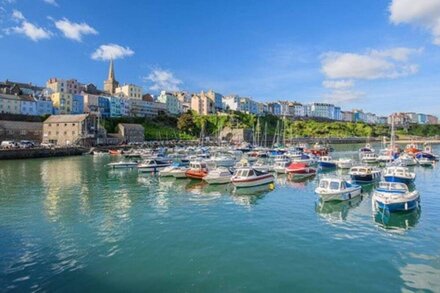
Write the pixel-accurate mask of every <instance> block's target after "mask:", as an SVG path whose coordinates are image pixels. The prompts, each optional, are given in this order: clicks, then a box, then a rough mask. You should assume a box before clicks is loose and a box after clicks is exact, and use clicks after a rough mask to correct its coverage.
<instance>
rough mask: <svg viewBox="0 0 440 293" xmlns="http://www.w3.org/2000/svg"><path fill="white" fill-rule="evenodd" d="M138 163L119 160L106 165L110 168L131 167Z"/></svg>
mask: <svg viewBox="0 0 440 293" xmlns="http://www.w3.org/2000/svg"><path fill="white" fill-rule="evenodd" d="M137 165H138V163H136V162H127V161H121V162H116V163H110V164H108V166H109V167H110V168H112V169H133V168H136V167H137Z"/></svg>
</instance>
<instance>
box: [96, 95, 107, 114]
mask: <svg viewBox="0 0 440 293" xmlns="http://www.w3.org/2000/svg"><path fill="white" fill-rule="evenodd" d="M98 108H99V113H101V117H102V118H108V117H110V99H109V98H108V97H102V96H99V97H98Z"/></svg>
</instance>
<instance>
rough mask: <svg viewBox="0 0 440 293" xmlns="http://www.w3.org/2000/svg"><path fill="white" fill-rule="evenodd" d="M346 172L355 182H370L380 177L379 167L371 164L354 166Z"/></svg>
mask: <svg viewBox="0 0 440 293" xmlns="http://www.w3.org/2000/svg"><path fill="white" fill-rule="evenodd" d="M348 174H349V175H350V177H351V180H353V181H354V182H356V183H372V182H375V181H379V180H380V177H381V174H382V173H381V171H380V169H379V168H376V167H372V166H354V167H352V168H351V169H350V172H348Z"/></svg>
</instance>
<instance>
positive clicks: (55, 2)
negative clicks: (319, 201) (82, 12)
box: [43, 0, 58, 6]
mask: <svg viewBox="0 0 440 293" xmlns="http://www.w3.org/2000/svg"><path fill="white" fill-rule="evenodd" d="M43 1H44V2H46V3H47V4H50V5H53V6H58V2H57V1H56V0H43Z"/></svg>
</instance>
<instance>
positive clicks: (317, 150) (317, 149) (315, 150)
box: [304, 143, 329, 156]
mask: <svg viewBox="0 0 440 293" xmlns="http://www.w3.org/2000/svg"><path fill="white" fill-rule="evenodd" d="M304 152H305V153H309V154H312V155H315V156H327V155H328V154H329V148H328V147H326V146H323V145H321V144H319V143H315V145H314V146H313V147H312V148H310V149H306V150H305V151H304Z"/></svg>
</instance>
